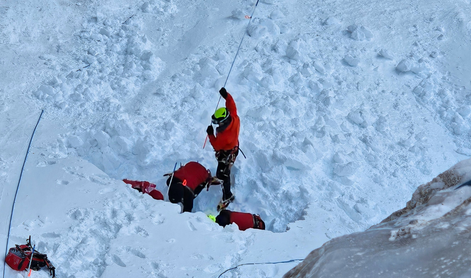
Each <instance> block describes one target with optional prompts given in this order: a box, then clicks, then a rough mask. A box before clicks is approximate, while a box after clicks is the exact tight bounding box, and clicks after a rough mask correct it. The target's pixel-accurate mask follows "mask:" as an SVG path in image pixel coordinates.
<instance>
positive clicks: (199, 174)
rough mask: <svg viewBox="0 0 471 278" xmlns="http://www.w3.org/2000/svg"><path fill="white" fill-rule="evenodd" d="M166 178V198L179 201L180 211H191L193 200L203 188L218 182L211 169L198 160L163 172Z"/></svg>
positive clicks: (174, 201) (175, 201)
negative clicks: (165, 172)
mask: <svg viewBox="0 0 471 278" xmlns="http://www.w3.org/2000/svg"><path fill="white" fill-rule="evenodd" d="M164 176H169V177H168V179H167V185H168V187H169V188H168V199H169V200H170V202H172V203H181V204H182V205H183V207H182V212H185V211H187V212H191V210H192V209H193V200H194V199H195V198H196V196H198V194H200V193H201V191H202V190H203V189H205V188H206V189H208V188H209V186H210V185H212V184H220V182H219V180H218V179H216V178H213V176H212V175H211V171H209V170H208V169H206V168H205V167H204V166H203V165H201V164H200V163H198V162H194V161H191V162H188V163H187V164H185V165H183V166H181V167H180V168H179V169H178V170H176V171H175V172H174V173H173V174H171V173H170V174H165V175H164Z"/></svg>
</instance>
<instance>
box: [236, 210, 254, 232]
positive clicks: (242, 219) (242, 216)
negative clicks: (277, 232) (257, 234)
mask: <svg viewBox="0 0 471 278" xmlns="http://www.w3.org/2000/svg"><path fill="white" fill-rule="evenodd" d="M230 222H231V224H232V223H236V224H237V226H239V230H241V231H245V230H247V229H251V228H253V227H254V223H253V215H252V214H251V213H246V212H235V211H231V220H230Z"/></svg>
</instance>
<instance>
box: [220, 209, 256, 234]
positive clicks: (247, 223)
mask: <svg viewBox="0 0 471 278" xmlns="http://www.w3.org/2000/svg"><path fill="white" fill-rule="evenodd" d="M216 223H218V224H219V225H220V226H223V227H225V226H226V225H229V224H232V223H236V224H237V226H239V230H241V231H245V230H247V229H260V230H265V222H263V220H262V219H261V218H260V216H259V215H258V214H251V213H246V212H235V211H230V210H222V211H221V212H220V213H219V215H218V216H216Z"/></svg>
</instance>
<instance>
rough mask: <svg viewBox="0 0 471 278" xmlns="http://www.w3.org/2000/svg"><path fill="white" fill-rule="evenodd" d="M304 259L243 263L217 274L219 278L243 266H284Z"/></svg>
mask: <svg viewBox="0 0 471 278" xmlns="http://www.w3.org/2000/svg"><path fill="white" fill-rule="evenodd" d="M303 260H304V259H293V260H289V261H279V262H265V263H245V264H239V265H236V266H235V267H231V268H229V269H226V270H225V271H224V272H223V273H221V274H219V276H218V278H220V277H221V276H222V275H223V274H224V273H226V272H228V271H231V270H234V269H237V268H238V267H239V266H244V265H260V264H286V263H294V262H302V261H303Z"/></svg>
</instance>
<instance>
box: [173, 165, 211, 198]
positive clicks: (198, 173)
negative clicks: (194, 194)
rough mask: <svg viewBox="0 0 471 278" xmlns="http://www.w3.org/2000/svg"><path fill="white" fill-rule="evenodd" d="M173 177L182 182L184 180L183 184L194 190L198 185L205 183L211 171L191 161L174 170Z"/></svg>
mask: <svg viewBox="0 0 471 278" xmlns="http://www.w3.org/2000/svg"><path fill="white" fill-rule="evenodd" d="M174 177H175V178H177V179H179V180H181V181H182V182H183V183H184V181H185V180H186V184H183V185H185V186H188V187H189V188H191V190H193V191H194V190H195V189H196V187H198V185H200V184H202V183H206V182H207V181H208V180H209V178H211V172H210V171H208V170H207V169H206V168H205V167H204V166H203V165H201V164H199V163H198V162H194V161H191V162H188V163H187V164H185V165H183V166H182V167H180V168H179V169H178V170H177V171H175V173H174Z"/></svg>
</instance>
